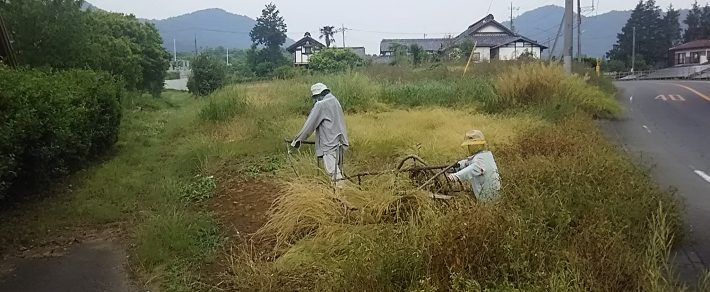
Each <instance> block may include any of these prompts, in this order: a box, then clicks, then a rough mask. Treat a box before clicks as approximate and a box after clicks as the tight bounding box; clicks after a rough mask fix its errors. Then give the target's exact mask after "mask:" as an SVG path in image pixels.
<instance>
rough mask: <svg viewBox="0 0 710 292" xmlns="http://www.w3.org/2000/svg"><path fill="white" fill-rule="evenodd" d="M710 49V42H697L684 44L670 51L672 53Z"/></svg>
mask: <svg viewBox="0 0 710 292" xmlns="http://www.w3.org/2000/svg"><path fill="white" fill-rule="evenodd" d="M703 48H710V40H697V41H692V42H689V43H685V44H682V45H680V46H676V47H673V48H671V49H670V51H680V50H692V49H703Z"/></svg>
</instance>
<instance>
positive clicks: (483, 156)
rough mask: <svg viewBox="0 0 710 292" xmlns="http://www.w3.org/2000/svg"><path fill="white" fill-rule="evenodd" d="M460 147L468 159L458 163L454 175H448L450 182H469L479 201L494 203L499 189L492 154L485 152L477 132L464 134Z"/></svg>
mask: <svg viewBox="0 0 710 292" xmlns="http://www.w3.org/2000/svg"><path fill="white" fill-rule="evenodd" d="M461 146H462V147H464V148H466V150H467V152H468V154H469V157H468V158H466V159H464V160H461V161H459V163H458V164H457V166H456V167H454V169H453V170H454V171H455V173H452V174H449V176H448V178H449V180H451V181H460V182H470V183H471V186H472V188H473V193H474V195H475V196H476V198H477V199H478V200H479V201H484V202H487V201H494V200H496V199H497V198H498V192H499V191H500V188H501V181H500V175H499V174H498V166H497V165H496V162H495V159H493V153H491V152H490V151H488V150H486V139H485V137H484V136H483V133H482V132H481V131H479V130H472V131H469V132H468V133H466V136H465V138H464V142H463V144H461Z"/></svg>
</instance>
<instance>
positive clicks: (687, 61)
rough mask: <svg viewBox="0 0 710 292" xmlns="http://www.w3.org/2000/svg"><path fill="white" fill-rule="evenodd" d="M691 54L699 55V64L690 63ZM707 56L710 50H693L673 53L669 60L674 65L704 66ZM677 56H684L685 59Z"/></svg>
mask: <svg viewBox="0 0 710 292" xmlns="http://www.w3.org/2000/svg"><path fill="white" fill-rule="evenodd" d="M693 53H698V54H699V55H700V58H699V60H700V62H692V61H693V60H692V55H693ZM708 54H710V48H705V49H693V50H684V51H676V52H673V54H672V56H671V58H673V60H672V64H674V65H692V64H705V63H707V62H708ZM678 55H684V56H685V57H684V58H682V57H679V56H678Z"/></svg>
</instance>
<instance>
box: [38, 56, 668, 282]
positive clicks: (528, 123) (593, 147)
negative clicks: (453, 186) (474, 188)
mask: <svg viewBox="0 0 710 292" xmlns="http://www.w3.org/2000/svg"><path fill="white" fill-rule="evenodd" d="M488 69H491V68H480V69H477V71H478V72H475V74H474V75H473V76H474V77H465V78H462V77H460V74H461V73H460V72H456V71H452V70H449V69H446V68H432V69H417V70H408V69H402V68H396V67H371V68H366V69H364V70H363V72H360V73H349V74H342V75H333V76H307V77H302V78H298V79H295V80H286V81H274V82H266V83H255V84H246V85H240V86H229V87H227V88H224V89H222V90H220V91H218V92H216V93H215V94H213V95H212V96H210V97H209V98H208V99H207V100H194V99H192V98H191V97H189V96H186V95H184V94H179V93H167V94H166V96H165V97H164V99H163V100H162V101H152V100H147V99H138V100H134V101H126V102H125V108H126V114H125V118H124V123H123V125H122V135H121V139H120V142H119V145H118V147H117V150H116V154H115V156H114V157H113V158H112V159H110V160H108V161H106V162H105V163H103V164H101V165H98V166H96V167H93V168H92V169H89V170H88V171H86V172H84V173H82V174H80V175H78V177H77V178H76V179H75V181H76V184H75V187H74V190H73V192H72V194H71V196H68V199H67V202H66V203H65V204H62V205H57V206H53V207H48V209H47V210H46V213H47V214H57V216H56V217H54V216H52V217H54V219H46V218H49V217H50V216H45V217H46V218H45V217H40V219H37V222H36V223H37V224H34V225H32V226H35V227H29V229H30V230H34V229H33V228H36V230H37V232H41V230H45V229H46V228H47V227H48V226H51V227H52V229H54V227H56V226H57V225H58V224H59V225H62V224H63V225H67V226H70V225H76V224H77V223H79V222H81V223H82V224H86V223H87V222H88V224H89V225H101V224H110V223H115V222H120V223H121V225H122V226H123V227H124V228H125V230H127V231H128V234H129V237H130V239H131V240H132V241H134V242H135V243H136V246H135V248H134V249H133V253H132V254H133V255H134V256H135V259H134V262H135V263H138V264H139V266H140V267H141V268H140V269H139V270H140V271H141V272H143V273H145V274H146V278H147V279H152V282H154V283H159V284H161V285H162V286H163V288H165V290H168V291H192V290H207V289H208V288H209V287H210V285H211V284H206V283H212V284H215V283H221V284H220V285H219V286H220V287H221V288H225V289H228V290H229V289H238V290H288V291H293V290H320V291H337V290H350V289H354V288H356V287H357V289H358V290H367V291H398V290H409V291H435V290H460V291H466V290H480V289H494V290H495V289H520V290H564V291H568V290H578V291H582V290H585V291H586V290H594V291H608V290H639V289H640V290H647V291H666V290H668V289H670V288H671V285H672V283H671V282H670V281H671V280H669V279H672V275H669V274H668V273H669V269H668V266H667V265H666V260H667V252H668V249H669V247H670V244H671V243H672V240H674V239H677V238H678V236H679V234H680V232H679V229H680V227H679V226H680V222H679V219H678V218H679V210H678V206H677V203H676V202H675V200H674V199H673V198H672V197H671V195H670V194H668V193H665V192H662V191H661V190H659V189H657V188H656V187H655V186H654V185H653V184H652V183H651V181H650V180H649V178H648V177H647V176H646V174H645V173H644V172H643V171H640V170H638V169H637V168H635V167H634V166H633V164H632V163H631V162H630V161H629V160H628V159H627V158H625V157H624V156H622V155H621V154H620V153H619V152H618V151H617V150H616V149H615V148H614V147H613V146H612V145H610V144H609V143H608V142H607V141H605V140H604V138H603V137H602V135H601V133H600V132H599V131H598V129H597V128H596V126H595V124H594V122H593V119H592V118H593V117H615V116H617V115H618V114H619V108H618V106H617V105H616V104H615V103H614V101H613V99H612V97H611V92H608V91H607V92H605V91H602V90H599V89H598V88H597V87H594V86H590V85H589V83H590V82H585V80H583V79H582V78H577V77H566V76H564V75H563V74H562V73H561V71H560V69H559V68H556V67H548V66H543V65H536V64H529V65H525V66H522V67H515V68H506V69H495V70H492V69H491V70H488ZM497 70H499V71H500V72H496V71H497ZM482 71H485V72H482ZM315 81H323V82H325V83H326V84H328V85H329V86H331V87H332V88H333V89H334V93H335V94H336V95H337V96H339V97H340V100H341V102H342V104H343V106H344V108H345V110H346V111H347V122H348V126H349V131H350V136H351V140H352V141H351V142H352V144H353V145H352V148H351V149H350V151H349V153H348V157H347V162H346V166H347V168H346V169H347V170H348V172H349V173H355V172H359V171H365V170H384V169H389V168H391V167H393V165H394V164H395V163H396V161H397V159H398V158H400V157H402V156H405V155H408V154H416V155H419V156H420V157H422V158H424V159H425V160H427V161H429V162H431V163H434V164H439V163H448V162H450V161H453V160H455V159H460V158H461V157H462V156H463V155H464V153H463V152H462V150H461V149H460V148H459V147H458V145H459V143H460V141H461V139H462V135H463V133H464V132H466V131H467V130H470V129H472V128H477V129H481V130H482V131H483V132H484V133H485V134H486V135H487V138H488V140H489V141H490V143H491V145H490V146H491V148H492V150H493V152H494V154H495V155H496V160H497V162H498V165H499V167H500V170H501V175H502V178H503V185H504V189H503V194H502V196H503V199H502V200H501V202H499V203H497V204H493V205H481V204H477V203H476V202H474V201H472V200H471V199H469V198H463V197H462V198H457V199H455V200H453V201H451V202H447V203H443V202H436V201H432V200H430V199H428V198H427V197H426V194H424V193H422V192H418V191H416V190H415V188H416V187H415V186H412V185H411V184H410V183H409V182H408V181H407V180H406V179H403V178H401V177H399V178H398V177H394V176H381V177H376V178H372V179H370V180H367V181H365V183H364V185H363V186H362V187H355V186H351V187H349V188H347V189H346V190H344V191H342V192H339V193H335V192H334V191H333V190H332V189H331V188H330V186H329V185H328V182H327V180H326V179H325V178H324V176H323V175H322V173H321V172H320V170H318V169H317V168H316V167H315V160H314V159H313V157H312V155H311V154H310V153H308V152H309V151H307V150H305V151H303V152H304V153H303V154H299V155H295V156H293V157H289V156H287V155H285V152H286V151H285V145H284V143H283V138H285V137H289V136H291V135H292V134H293V133H295V132H296V131H297V130H298V128H299V127H300V126H301V124H302V122H303V120H304V118H305V114H306V113H307V112H308V109H309V107H310V104H309V98H308V96H307V92H308V86H309V85H310V84H311V83H312V82H315ZM607 88H608V87H607ZM139 108H140V109H141V110H137V109H139ZM235 178H236V179H235ZM252 183H264V184H269V185H271V186H272V187H271V188H266V189H273V190H275V191H274V192H275V193H264V194H257V195H260V196H261V197H266V198H274V199H275V202H274V204H273V206H272V208H271V210H270V211H269V213H268V216H267V218H266V219H264V220H263V222H261V221H259V220H256V221H255V222H251V221H250V222H248V223H249V224H252V225H256V228H254V229H253V230H256V229H258V232H256V235H255V236H251V235H247V236H244V235H243V232H244V230H245V227H244V224H242V223H240V222H233V221H230V220H224V218H225V217H223V216H221V215H220V210H219V209H217V212H215V211H213V208H212V207H214V200H215V199H210V198H212V197H213V196H214V195H215V193H216V195H218V196H220V197H227V198H229V199H230V200H234V204H235V205H236V204H241V203H243V202H241V201H243V200H246V198H247V197H246V196H245V194H243V193H242V191H243V190H241V189H239V187H238V186H239V185H242V184H243V185H247V184H252ZM252 195H253V194H252ZM253 211H254V212H262V211H264V210H253ZM59 214H61V216H60V215H59ZM57 217H59V218H66V219H63V220H57V219H56V218H57ZM42 218H45V219H42ZM264 223H265V224H264ZM262 225H263V226H262ZM252 227H253V226H252ZM239 228H241V229H242V233H239V232H234V231H239ZM235 229H236V230H235ZM246 230H249V228H246ZM30 234H31V232H30ZM225 258H226V260H225ZM225 262H227V263H229V264H227V266H226V269H228V270H229V272H228V273H225V274H220V275H216V276H215V274H216V272H215V267H220V266H222V265H224V263H225ZM210 263H215V264H210ZM220 263H221V265H220Z"/></svg>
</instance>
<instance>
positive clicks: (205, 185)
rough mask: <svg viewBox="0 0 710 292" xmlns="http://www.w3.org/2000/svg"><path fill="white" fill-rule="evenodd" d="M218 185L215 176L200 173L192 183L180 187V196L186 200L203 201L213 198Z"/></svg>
mask: <svg viewBox="0 0 710 292" xmlns="http://www.w3.org/2000/svg"><path fill="white" fill-rule="evenodd" d="M216 187H217V183H216V182H215V180H214V177H213V176H201V175H198V176H196V177H195V179H194V181H193V182H192V183H190V184H187V185H183V186H182V187H181V188H180V197H181V198H182V200H183V201H185V202H198V203H199V202H203V201H205V200H207V199H209V198H212V195H213V194H214V190H215V188H216Z"/></svg>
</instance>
